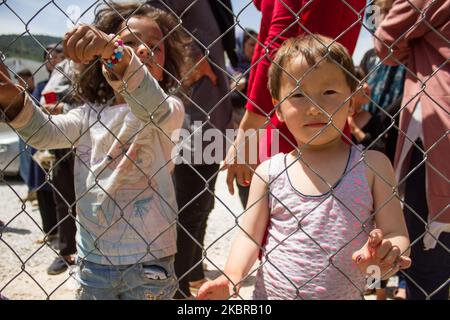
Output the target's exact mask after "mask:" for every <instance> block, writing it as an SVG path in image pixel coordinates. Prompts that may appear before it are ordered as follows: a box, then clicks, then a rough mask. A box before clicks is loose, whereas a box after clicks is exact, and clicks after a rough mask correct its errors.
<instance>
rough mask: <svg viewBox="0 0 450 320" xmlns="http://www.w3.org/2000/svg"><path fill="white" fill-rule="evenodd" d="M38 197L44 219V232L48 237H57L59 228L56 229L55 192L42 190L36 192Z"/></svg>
mask: <svg viewBox="0 0 450 320" xmlns="http://www.w3.org/2000/svg"><path fill="white" fill-rule="evenodd" d="M36 197H37V200H38V206H39V212H40V214H41V219H42V230H43V231H44V233H46V234H47V235H56V234H57V233H58V228H57V227H56V223H57V220H56V208H55V200H54V199H53V190H50V191H48V190H42V188H41V189H39V190H37V191H36Z"/></svg>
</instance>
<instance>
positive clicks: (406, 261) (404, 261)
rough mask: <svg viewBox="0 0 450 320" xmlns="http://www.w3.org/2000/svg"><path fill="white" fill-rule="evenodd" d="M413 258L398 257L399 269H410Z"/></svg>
mask: <svg viewBox="0 0 450 320" xmlns="http://www.w3.org/2000/svg"><path fill="white" fill-rule="evenodd" d="M411 263H412V261H411V258H410V257H406V256H400V257H399V258H398V259H397V266H398V268H399V269H408V268H409V267H410V266H411Z"/></svg>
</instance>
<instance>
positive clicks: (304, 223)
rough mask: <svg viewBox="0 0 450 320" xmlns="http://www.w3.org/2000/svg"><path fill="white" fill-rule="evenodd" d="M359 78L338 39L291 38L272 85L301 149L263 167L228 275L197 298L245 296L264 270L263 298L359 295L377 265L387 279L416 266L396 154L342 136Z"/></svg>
mask: <svg viewBox="0 0 450 320" xmlns="http://www.w3.org/2000/svg"><path fill="white" fill-rule="evenodd" d="M357 85H358V82H357V79H356V78H355V76H354V66H353V62H352V59H351V57H350V56H349V55H348V53H347V51H346V50H345V48H344V47H343V46H342V45H340V44H339V43H337V42H334V40H332V39H329V38H326V37H323V36H320V35H309V36H304V37H300V38H292V39H289V40H288V41H286V42H285V43H284V44H283V45H282V47H281V48H280V49H279V50H278V52H277V54H276V57H275V61H274V63H273V64H272V66H271V69H270V72H269V87H270V91H271V94H272V97H273V99H274V105H275V106H277V109H276V114H277V116H278V118H279V119H280V120H281V121H284V122H286V125H287V127H288V128H289V130H290V132H291V133H292V134H293V136H294V137H295V139H296V142H297V148H296V150H295V151H293V152H291V153H289V154H278V155H276V156H274V157H272V158H271V159H269V160H267V161H265V162H263V163H261V164H260V165H259V167H258V168H257V169H256V171H255V175H254V177H253V179H252V183H251V187H250V196H249V200H248V205H247V209H246V211H245V212H244V214H243V218H242V220H241V222H240V228H241V229H240V230H239V231H238V234H237V236H236V239H235V240H234V243H233V246H232V248H231V252H230V255H229V257H228V261H227V263H226V266H225V270H224V275H223V276H221V277H219V278H217V279H215V280H212V281H209V282H207V283H205V284H204V285H203V286H202V287H201V288H200V290H199V293H198V298H200V299H226V298H229V297H230V296H232V295H234V296H236V295H238V293H239V288H240V285H241V283H242V281H243V280H245V278H246V277H247V276H248V275H249V274H254V273H256V284H255V291H254V294H253V298H254V299H358V298H361V297H362V296H363V295H362V293H363V291H364V288H365V285H366V280H365V277H366V275H367V274H368V273H373V277H375V276H377V275H379V278H383V279H387V278H388V277H389V276H390V275H392V274H394V273H396V272H397V271H398V270H399V269H405V268H408V267H409V265H410V264H411V260H410V259H409V258H408V255H409V249H408V248H409V239H408V233H407V230H406V226H405V222H404V219H403V214H402V211H401V207H400V202H399V200H398V198H397V195H396V192H395V185H396V182H395V179H394V174H393V169H392V166H391V164H390V161H389V160H388V158H387V157H386V156H384V155H383V154H382V153H379V152H377V151H363V150H362V147H361V146H351V145H350V144H349V143H347V142H346V141H344V139H342V136H343V135H342V130H343V128H344V125H345V122H346V119H347V117H348V115H349V114H350V113H351V112H353V104H354V95H355V94H356V93H355V90H356V87H357ZM348 141H349V142H350V140H348ZM350 143H351V142H350ZM374 225H375V226H376V229H374ZM260 252H261V253H262V257H261V261H260V263H259V264H258V265H255V262H256V259H257V257H258V254H259V253H260Z"/></svg>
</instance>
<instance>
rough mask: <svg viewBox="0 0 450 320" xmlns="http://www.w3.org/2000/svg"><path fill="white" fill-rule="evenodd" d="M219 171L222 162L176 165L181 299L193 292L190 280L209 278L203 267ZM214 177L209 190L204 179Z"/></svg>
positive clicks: (177, 260)
mask: <svg viewBox="0 0 450 320" xmlns="http://www.w3.org/2000/svg"><path fill="white" fill-rule="evenodd" d="M193 168H194V169H195V170H197V171H198V173H197V172H196V171H195V170H194V169H193ZM218 170H219V165H218V164H213V165H196V166H193V167H191V166H190V165H186V164H180V165H177V166H175V172H174V183H175V190H176V197H177V203H178V208H179V210H180V211H179V215H178V227H177V231H178V234H177V254H176V255H175V274H176V275H177V277H178V281H179V289H178V292H177V293H176V294H175V298H177V299H180V298H185V297H188V296H189V295H190V290H189V281H196V280H200V279H203V278H204V277H205V274H204V271H203V266H202V257H203V255H202V250H203V240H204V238H205V231H206V222H207V220H208V216H209V213H210V212H211V210H212V209H213V208H214V196H213V194H214V190H215V184H216V178H217V175H216V173H217V171H218ZM213 176H214V178H212V179H211V180H210V181H209V182H208V189H207V188H206V186H205V181H204V180H206V181H208V180H209V179H210V178H211V177H213ZM208 190H209V191H208ZM185 206H186V207H185ZM184 207H185V208H184Z"/></svg>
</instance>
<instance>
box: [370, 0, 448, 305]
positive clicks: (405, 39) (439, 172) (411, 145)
mask: <svg viewBox="0 0 450 320" xmlns="http://www.w3.org/2000/svg"><path fill="white" fill-rule="evenodd" d="M448 39H450V1H446V0H436V1H431V0H418V1H414V2H413V3H412V2H411V1H407V0H396V1H394V2H393V5H392V8H391V9H390V10H389V12H388V13H387V15H386V17H385V18H384V19H383V20H382V22H381V24H380V25H379V26H378V28H377V30H376V32H375V37H374V43H375V52H376V53H377V55H378V56H379V58H380V59H381V60H382V61H383V63H385V64H388V65H400V64H403V65H405V67H406V68H407V69H408V72H407V73H406V79H405V86H404V93H403V100H402V103H401V105H402V107H401V114H400V124H399V129H400V130H399V133H398V139H397V148H396V153H395V161H394V162H395V168H396V175H397V181H399V187H398V189H399V195H400V197H401V198H402V200H403V203H404V206H403V211H404V215H405V220H406V224H407V226H408V231H409V235H410V239H411V243H412V247H411V258H412V260H413V261H414V263H413V264H412V267H411V268H410V269H409V270H407V271H406V272H405V273H406V275H407V277H406V282H407V286H406V295H407V299H412V300H421V299H432V300H447V299H448V294H449V287H450V282H449V281H448V279H449V278H450V253H449V251H448V248H449V247H450V210H449V208H448V199H449V198H450V189H449V187H448V179H446V177H448V176H450V167H449V165H448V157H447V156H446V155H448V154H450V142H449V138H448V128H449V127H450V118H449V116H448V114H449V112H450V97H449V92H450V64H449V63H448V57H450V47H449V45H448Z"/></svg>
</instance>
